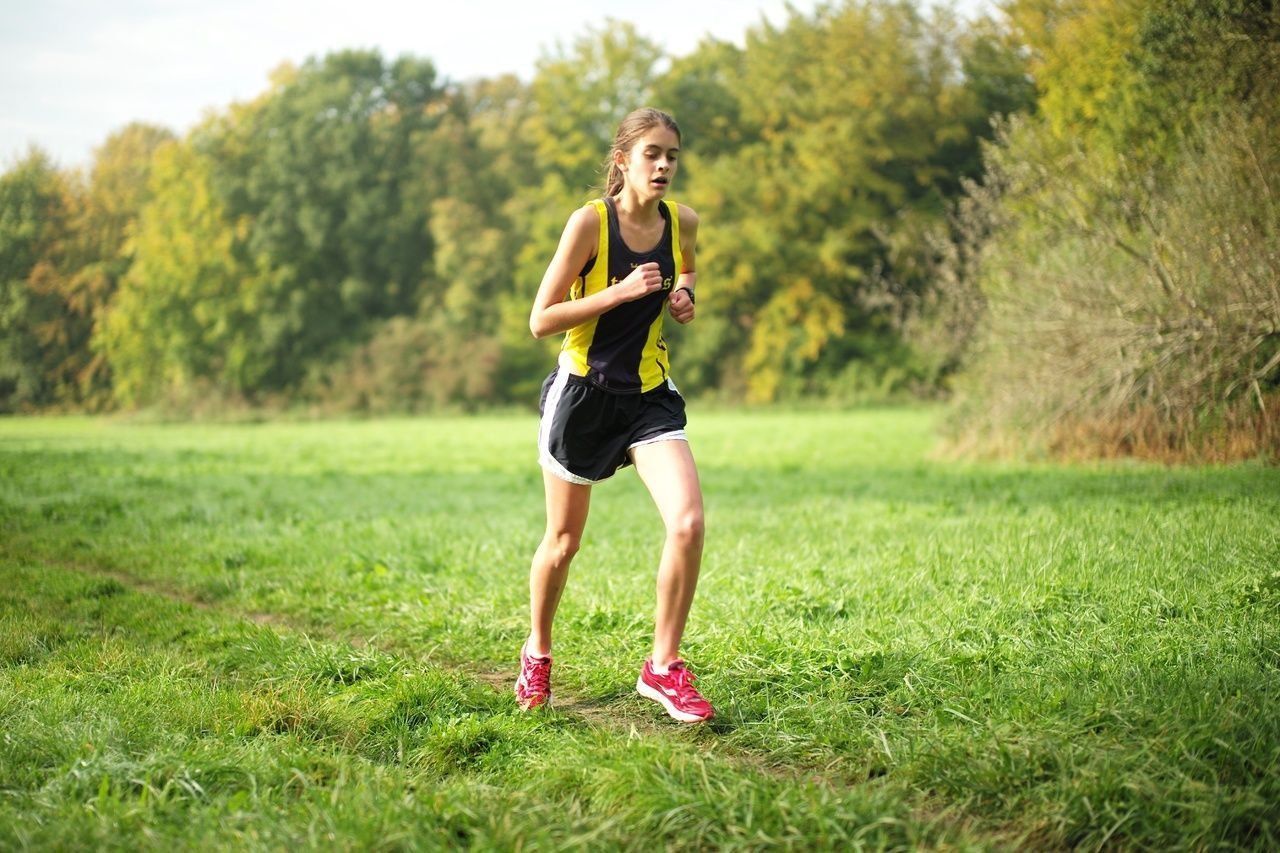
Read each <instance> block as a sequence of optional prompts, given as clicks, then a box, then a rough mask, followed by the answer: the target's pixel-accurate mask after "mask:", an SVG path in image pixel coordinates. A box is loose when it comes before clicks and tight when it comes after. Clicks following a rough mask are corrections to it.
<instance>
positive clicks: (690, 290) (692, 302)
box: [676, 287, 698, 305]
mask: <svg viewBox="0 0 1280 853" xmlns="http://www.w3.org/2000/svg"><path fill="white" fill-rule="evenodd" d="M676 290H683V291H684V292H685V293H687V294H689V304H690V305H697V304H698V300H696V299H694V298H693V288H691V287H677V288H676Z"/></svg>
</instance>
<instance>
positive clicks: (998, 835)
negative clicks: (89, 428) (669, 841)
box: [11, 555, 1027, 848]
mask: <svg viewBox="0 0 1280 853" xmlns="http://www.w3.org/2000/svg"><path fill="white" fill-rule="evenodd" d="M11 556H12V555H11ZM39 562H40V563H41V564H43V565H49V566H53V567H57V568H59V569H62V570H66V571H74V572H77V573H80V574H85V575H92V576H94V577H99V578H105V579H109V580H112V581H115V582H116V583H118V584H120V585H121V586H122V587H124V588H126V589H128V590H130V591H133V592H136V593H141V594H145V595H153V596H158V597H161V598H166V599H168V600H170V601H174V602H178V603H181V604H185V605H188V606H190V607H192V608H194V609H197V610H200V611H203V612H206V613H211V614H216V615H218V616H221V617H229V618H234V619H244V620H248V621H250V622H253V623H255V624H258V625H262V626H265V627H269V628H270V629H272V630H274V631H279V632H292V633H298V634H303V635H308V636H312V637H317V638H320V639H323V640H326V641H330V642H334V643H341V644H344V645H348V646H352V647H355V648H371V649H374V650H376V651H379V652H382V653H385V654H391V655H395V656H397V657H402V658H408V659H410V660H414V661H417V662H419V663H423V664H428V665H430V666H433V667H436V668H438V669H441V670H444V671H446V672H448V673H450V674H451V675H454V676H456V677H460V678H464V679H470V680H472V681H475V682H479V683H481V684H485V685H487V686H488V687H489V688H490V689H491V690H494V691H495V692H497V693H501V694H509V693H510V692H511V689H512V678H513V673H511V672H506V671H498V670H486V669H480V668H477V667H476V666H474V665H472V664H468V663H466V662H464V661H456V660H448V659H441V658H440V657H439V656H424V655H421V654H415V653H414V651H413V650H410V649H406V648H404V647H403V646H401V645H399V644H397V643H395V642H386V641H380V640H369V639H368V638H365V637H359V636H351V635H345V634H342V633H340V632H338V631H335V630H334V629H333V628H332V627H331V626H329V625H326V624H323V623H318V622H313V621H310V620H304V619H298V618H296V617H292V616H289V615H286V614H281V613H269V612H263V611H243V610H238V609H235V608H228V607H223V606H219V605H218V604H215V603H212V602H209V601H206V600H204V599H202V598H200V597H199V596H198V595H196V594H195V593H194V592H192V591H191V590H190V589H189V588H185V587H183V586H181V585H178V584H172V583H166V582H163V581H157V580H154V579H150V578H145V577H139V576H137V575H133V574H130V573H128V572H125V571H122V570H120V569H117V568H113V567H108V566H103V565H97V564H93V563H87V562H84V561H75V560H48V559H40V560H39ZM514 701H515V700H514V698H512V702H514ZM555 712H556V713H557V714H562V715H567V716H569V717H571V718H573V719H576V720H577V721H579V722H580V723H581V724H582V725H584V726H588V727H592V728H597V729H602V730H604V731H607V732H610V733H612V734H615V735H618V736H622V737H626V738H638V737H663V736H668V735H671V734H672V733H673V732H675V731H677V730H678V729H679V727H680V725H681V724H678V723H675V722H673V721H670V720H668V719H667V718H666V717H663V716H658V715H656V714H654V715H645V716H641V715H639V714H636V713H633V712H632V711H631V710H630V709H627V708H624V707H620V705H619V703H617V702H615V701H610V700H595V699H587V698H584V697H577V696H573V695H564V694H560V693H557V698H556V702H555ZM721 725H723V724H721ZM706 728H707V729H709V731H710V732H720V731H727V729H721V728H719V726H717V725H716V723H715V722H714V721H713V722H712V723H708V724H706ZM691 746H693V747H694V748H695V749H696V750H697V752H698V753H699V754H700V755H702V756H704V757H708V758H710V757H714V758H715V759H717V760H720V761H724V762H726V763H728V764H729V765H731V766H732V767H734V768H735V769H736V770H739V771H742V772H745V773H755V774H759V775H763V776H768V777H771V778H774V779H779V780H782V781H786V782H790V783H793V784H814V785H820V786H822V787H825V788H828V789H832V790H837V791H838V790H844V789H848V788H850V787H853V786H857V785H863V784H874V782H869V781H868V780H867V779H864V778H859V777H855V776H854V775H853V774H851V773H850V772H849V770H848V769H847V768H841V767H839V766H837V762H832V763H831V764H828V765H810V766H803V765H788V764H779V763H777V762H776V761H774V760H771V757H770V756H769V755H767V754H765V753H761V752H757V751H754V750H750V749H745V748H743V747H741V746H736V745H729V744H726V743H725V742H724V741H723V740H722V739H719V738H712V739H708V740H706V741H703V742H696V743H692V744H691ZM916 817H917V819H919V820H920V821H921V822H923V823H941V824H945V825H947V826H948V827H949V828H951V829H953V830H956V831H959V832H963V833H966V834H969V835H970V836H973V835H979V836H983V837H985V838H986V840H987V841H988V843H990V844H991V845H992V846H993V847H994V848H1006V847H1020V846H1022V845H1024V844H1025V843H1027V832H1026V829H1025V828H1016V827H1008V828H1006V829H1004V830H1003V831H999V830H998V831H996V832H992V830H991V828H990V827H984V828H982V829H979V828H978V827H977V826H976V825H975V822H974V821H973V820H972V819H970V818H968V817H966V816H965V815H963V814H958V813H956V812H954V811H953V810H951V809H948V808H946V807H944V806H941V805H939V806H937V807H933V808H918V809H917V810H916Z"/></svg>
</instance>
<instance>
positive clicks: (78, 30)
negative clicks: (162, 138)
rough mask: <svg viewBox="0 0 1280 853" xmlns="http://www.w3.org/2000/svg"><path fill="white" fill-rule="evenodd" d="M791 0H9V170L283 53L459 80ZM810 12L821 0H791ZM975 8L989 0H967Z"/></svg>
mask: <svg viewBox="0 0 1280 853" xmlns="http://www.w3.org/2000/svg"><path fill="white" fill-rule="evenodd" d="M787 5H788V4H787V3H786V1H785V0H643V2H637V0H629V2H621V0H555V2H552V3H534V2H519V0H470V2H468V0H460V2H459V1H458V0H455V2H438V0H417V2H406V1H405V0H401V2H395V0H362V2H351V0H343V2H335V1H334V0H106V2H103V0H37V2H33V0H0V170H3V169H6V168H8V167H9V166H11V165H12V164H13V163H14V162H16V160H17V159H18V158H19V157H21V156H23V155H24V154H25V153H26V151H27V150H28V147H29V146H30V145H31V144H36V145H39V146H40V147H41V148H42V149H44V150H45V151H46V152H48V153H49V154H51V155H52V156H53V158H54V160H55V161H56V162H57V163H58V164H59V165H60V166H63V167H78V166H87V165H88V164H89V162H90V161H91V159H92V156H93V149H94V148H95V147H96V146H98V145H100V144H101V143H102V142H103V141H104V140H105V139H106V138H107V136H108V135H109V134H110V133H111V132H112V131H114V130H118V129H119V128H121V127H123V126H124V125H126V124H128V123H129V122H131V121H145V122H149V123H152V124H159V125H162V126H165V127H168V128H170V129H172V130H174V131H176V132H178V133H184V132H185V131H186V130H187V129H188V128H189V127H190V126H191V125H193V124H194V123H196V122H197V121H199V120H200V118H201V117H202V116H203V115H204V113H205V112H206V111H207V110H209V109H221V108H223V107H226V106H227V105H228V104H230V103H232V102H235V101H244V100H248V99H250V98H253V97H254V96H256V95H258V94H259V93H261V92H262V91H264V90H265V89H266V88H267V84H268V82H267V78H268V75H269V73H270V72H271V70H272V69H273V68H275V67H277V66H278V65H280V63H282V62H285V61H290V62H293V63H295V64H300V63H301V62H303V61H304V60H305V59H307V58H308V57H310V56H321V55H324V54H326V53H329V52H331V51H334V50H340V49H343V48H377V49H378V50H380V51H381V52H382V54H383V56H384V57H387V58H392V57H395V56H399V55H400V54H403V53H412V54H414V55H417V56H425V57H428V58H430V59H431V60H432V62H433V63H434V64H435V66H436V70H437V72H438V73H439V74H440V75H441V76H443V77H446V78H448V79H450V80H465V79H469V78H473V77H494V76H497V75H499V74H504V73H514V74H518V75H519V76H520V77H522V78H524V79H526V80H528V79H530V78H531V77H532V75H533V72H534V69H535V66H536V63H537V61H538V59H539V57H541V56H543V55H546V54H547V53H548V52H551V51H554V50H555V49H556V47H557V45H561V44H562V45H565V46H568V45H569V44H570V43H571V42H572V41H573V40H574V39H575V38H577V37H578V36H581V35H582V34H584V33H585V32H586V31H587V28H588V27H589V26H593V25H595V26H598V25H600V24H602V23H603V22H604V21H605V19H606V18H614V19H616V20H623V21H630V22H631V23H633V24H635V26H636V28H637V29H638V30H639V31H640V33H641V34H643V35H645V36H647V37H648V38H650V39H652V40H654V41H655V42H657V43H658V44H660V45H662V46H663V48H664V49H665V50H666V52H667V53H668V54H669V55H672V56H682V55H685V54H687V53H690V52H692V51H693V50H694V49H695V47H696V46H697V44H698V42H699V41H701V40H702V38H703V37H704V36H705V35H707V34H710V35H714V36H715V37H717V38H720V39H726V40H729V41H734V42H737V43H739V44H741V43H743V39H744V36H745V33H746V31H747V29H748V28H750V27H753V26H756V25H758V24H759V23H760V22H761V21H762V20H768V21H770V22H772V23H781V22H783V21H785V20H786V18H787V12H786V9H787ZM790 5H791V7H792V8H794V9H796V10H797V11H799V12H801V13H806V14H807V13H810V12H812V11H813V9H814V8H815V7H816V6H817V5H819V3H818V0H791V2H790ZM956 5H957V7H958V8H959V9H960V10H961V11H962V12H966V13H971V12H973V11H974V10H975V9H977V8H979V7H981V6H983V5H984V0H956Z"/></svg>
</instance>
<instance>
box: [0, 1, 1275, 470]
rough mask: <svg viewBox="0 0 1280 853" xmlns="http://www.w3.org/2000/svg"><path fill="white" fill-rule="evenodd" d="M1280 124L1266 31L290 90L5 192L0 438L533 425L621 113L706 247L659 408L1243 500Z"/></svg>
mask: <svg viewBox="0 0 1280 853" xmlns="http://www.w3.org/2000/svg"><path fill="white" fill-rule="evenodd" d="M1277 91H1280V12H1278V11H1277V10H1276V8H1275V6H1274V4H1272V3H1269V2H1262V0H1203V1H1198V0H1157V2H1139V0H1010V2H1006V3H1004V4H1002V5H1001V6H1000V7H999V10H998V12H997V13H996V14H994V15H992V16H989V17H981V18H978V19H974V20H965V19H962V18H960V17H958V16H957V15H956V14H954V13H953V12H950V11H947V10H945V9H941V10H934V11H931V12H929V13H924V12H921V11H920V10H918V9H917V8H916V7H915V6H913V5H912V4H909V3H902V2H885V0H865V1H864V2H842V3H834V4H830V5H827V6H823V7H820V8H819V9H818V10H817V11H815V12H813V13H811V14H804V13H801V12H798V11H795V10H793V11H792V12H791V13H790V17H789V18H788V19H787V21H786V22H785V23H784V24H781V25H778V26H772V25H769V24H768V23H767V22H765V23H762V24H761V25H759V26H758V27H756V28H755V29H753V30H751V31H750V32H749V33H748V35H747V37H746V40H745V44H744V46H741V47H739V46H737V45H735V44H733V43H729V42H723V41H718V40H714V39H710V38H708V39H707V40H705V41H703V42H702V43H701V45H700V46H699V47H698V49H697V50H695V51H694V52H692V53H690V54H688V55H685V56H668V55H666V54H665V53H664V51H663V49H662V47H661V45H659V44H656V43H654V42H652V41H650V40H648V39H646V38H644V37H642V36H640V35H639V34H638V33H637V32H636V31H635V30H634V29H633V28H631V27H630V26H629V25H626V24H620V23H618V22H613V21H607V22H602V23H601V25H600V26H599V27H597V28H593V29H589V30H587V31H586V32H584V33H582V34H581V35H580V36H579V37H578V38H577V39H576V40H574V41H573V42H572V44H571V45H570V46H569V47H568V48H563V49H558V50H557V51H555V52H553V53H550V54H548V55H546V56H545V58H544V59H543V60H542V61H541V62H540V63H539V65H538V69H537V72H536V74H535V75H534V76H533V78H532V79H531V80H529V81H522V80H520V79H518V78H516V77H513V76H503V77H497V78H493V79H481V80H473V81H468V82H465V83H458V82H453V81H450V80H449V79H448V78H447V77H445V76H442V75H441V72H440V70H438V69H436V68H435V67H434V65H433V64H432V62H431V61H430V60H429V59H427V58H422V57H415V56H410V55H405V56H401V57H399V58H396V59H387V58H384V57H383V56H381V55H379V54H378V53H376V52H370V51H345V52H339V53H332V54H329V55H327V56H324V57H322V58H313V59H310V60H308V61H306V62H305V63H303V64H302V65H301V66H299V67H295V66H290V65H283V66H281V67H280V68H278V69H277V70H276V71H275V72H274V73H273V75H272V77H271V85H270V87H269V88H268V89H267V90H266V91H265V92H263V93H262V94H261V95H260V96H258V97H257V98H256V99H254V100H252V101H249V102H246V103H235V104H231V105H229V106H227V107H226V108H225V109H220V110H215V111H213V112H211V113H210V114H209V115H208V116H207V118H206V119H205V120H204V121H203V122H202V123H200V124H199V125H197V126H196V127H194V128H193V129H191V130H190V131H189V132H188V133H186V134H185V135H183V136H176V135H175V134H174V133H173V132H171V131H169V130H167V129H164V128H160V127H155V126H149V125H145V124H131V125H129V126H127V127H125V128H122V129H121V130H119V131H117V132H115V133H113V134H111V135H110V136H109V137H108V138H107V139H106V140H105V141H104V142H103V143H102V145H101V146H100V147H99V148H98V149H97V150H96V152H95V156H94V159H93V162H92V164H91V166H90V167H89V168H88V169H86V170H67V169H61V168H59V167H58V166H57V164H55V163H54V162H53V161H52V160H51V159H50V157H49V156H48V155H46V154H45V153H43V152H42V151H40V150H38V149H32V150H31V151H30V152H29V153H28V154H27V155H26V156H25V157H23V158H22V159H20V160H18V161H17V162H16V163H14V164H12V165H10V166H9V167H8V168H7V169H6V171H5V172H4V174H3V175H2V176H0V411H4V412H36V411H87V412H105V411H120V412H136V411H143V412H158V413H161V414H163V415H164V416H166V417H187V416H197V417H199V416H215V417H225V416H228V415H237V416H239V415H243V414H244V413H246V412H251V413H253V414H254V416H257V415H258V414H261V413H276V414H280V413H297V412H303V413H308V414H320V415H327V414H338V413H369V414H381V413H390V412H428V411H442V410H467V411H471V410H476V409H480V408H488V407H497V406H509V405H524V406H529V405H532V404H533V402H534V401H535V400H536V393H537V387H538V384H539V382H540V381H541V379H542V378H543V376H545V374H546V372H547V371H548V370H549V369H550V367H551V365H552V364H553V360H554V351H555V349H556V347H557V346H558V342H554V341H553V342H547V341H541V342H540V341H535V340H534V339H533V338H532V337H531V336H530V334H529V331H528V327H527V317H528V310H529V306H530V304H531V299H532V295H533V292H534V291H535V290H536V288H537V284H538V281H539V280H540V278H541V275H542V272H543V270H544V268H545V265H546V263H547V261H548V260H549V258H550V257H551V254H552V252H553V250H554V248H555V244H556V241H557V239H558V236H559V233H560V230H561V228H562V227H563V224H564V221H565V219H566V217H567V216H568V214H569V212H570V211H571V210H572V209H573V208H575V207H576V206H578V205H579V204H581V203H582V202H584V201H585V200H587V199H588V198H590V197H592V195H593V190H592V187H593V185H595V186H598V185H599V182H600V177H601V173H600V165H601V162H602V159H603V155H604V153H605V152H606V151H607V150H608V147H609V144H610V142H611V138H612V133H613V130H614V128H615V127H616V124H617V122H618V120H619V119H620V118H621V117H622V116H623V115H624V114H625V113H626V112H628V111H629V110H630V109H632V108H633V107H635V106H637V105H642V104H648V105H653V106H658V107H660V108H664V109H667V110H669V111H670V112H672V113H673V114H674V115H675V116H676V118H677V120H678V121H679V123H680V126H681V129H682V131H683V148H684V151H683V152H682V164H681V174H680V176H679V178H678V180H677V184H676V192H675V194H674V197H675V198H676V199H678V200H680V201H682V202H684V203H687V204H689V205H691V206H692V207H694V208H695V209H697V210H698V211H699V212H700V213H701V214H702V216H703V219H704V221H705V223H706V227H705V228H704V229H703V231H702V233H701V234H700V246H699V271H700V273H701V275H700V278H699V285H700V287H699V303H698V307H699V318H698V320H697V322H696V323H694V324H693V325H692V326H691V327H689V328H688V329H685V328H680V327H678V326H677V324H674V323H671V324H668V328H669V331H668V338H669V340H670V343H671V348H672V349H673V350H674V363H675V364H676V365H677V369H678V373H677V377H678V380H679V382H680V385H681V388H682V390H683V391H685V392H686V393H687V394H690V395H693V396H697V397H702V398H714V399H719V400H723V401H726V402H733V403H738V402H746V403H750V404H755V403H770V402H777V401H784V402H786V401H792V402H794V401H806V402H811V401H824V402H829V403H831V404H835V405H847V404H854V403H860V402H871V401H875V402H879V401H885V400H892V399H905V398H912V399H914V398H930V399H935V398H945V399H947V400H948V401H949V407H950V408H949V411H950V417H949V418H948V419H947V427H946V429H947V437H948V444H949V446H950V447H952V448H953V449H955V450H958V451H974V452H1002V451H1008V450H1016V451H1022V452H1025V451H1036V452H1043V451H1048V452H1052V453H1056V454H1066V455H1086V456H1097V455H1114V454H1136V455H1142V456H1154V457H1158V458H1166V459H1212V460H1222V459H1234V458H1249V457H1259V456H1261V457H1264V458H1268V457H1269V458H1271V459H1273V460H1274V459H1275V458H1277V457H1280V418H1277V415H1276V411H1277V408H1278V407H1280V215H1278V213H1280V211H1278V210H1277V203H1278V202H1277V193H1280V181H1277V175H1278V174H1280V170H1278V168H1277V167H1278V166H1280V145H1277V138H1276V136H1277V130H1276V128H1277V126H1278V125H1277V119H1278V118H1280V116H1278V115H1277V113H1280V99H1278V98H1276V96H1275V92H1277ZM597 192H598V190H597ZM672 327H674V328H672Z"/></svg>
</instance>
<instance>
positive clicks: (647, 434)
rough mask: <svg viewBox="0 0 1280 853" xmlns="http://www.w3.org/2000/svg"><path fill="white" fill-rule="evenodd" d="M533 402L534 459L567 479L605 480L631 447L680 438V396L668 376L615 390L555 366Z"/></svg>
mask: <svg viewBox="0 0 1280 853" xmlns="http://www.w3.org/2000/svg"><path fill="white" fill-rule="evenodd" d="M538 408H539V410H540V411H541V412H542V421H541V422H540V423H539V425H538V461H539V462H540V463H542V467H544V468H546V469H547V470H548V471H550V472H551V473H552V474H554V475H556V476H557V477H559V478H560V479H562V480H567V481H569V482H570V483H580V484H583V485H590V484H592V483H598V482H600V481H601V480H607V479H608V478H609V477H612V476H613V474H614V472H616V471H617V470H618V469H619V468H623V467H625V466H627V465H630V464H631V455H630V453H629V452H628V451H629V450H631V448H633V447H637V446H639V445H642V444H652V443H654V442H658V441H672V440H679V441H685V440H686V439H685V434H684V427H685V423H686V421H685V414H684V398H683V397H681V396H680V392H678V391H676V387H675V385H674V384H672V383H671V381H670V380H667V381H666V382H664V383H663V384H662V385H659V386H658V387H657V388H654V389H653V390H652V391H646V392H644V393H643V394H619V393H617V392H614V391H606V390H604V389H603V388H600V387H599V386H597V385H595V384H593V383H592V382H591V381H590V380H588V379H585V378H584V377H581V376H575V375H573V374H572V373H569V372H568V371H566V370H565V369H564V368H557V369H556V370H555V371H553V372H552V373H551V375H550V376H548V377H547V379H546V381H545V382H543V383H542V400H541V402H540V403H539V405H538Z"/></svg>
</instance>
